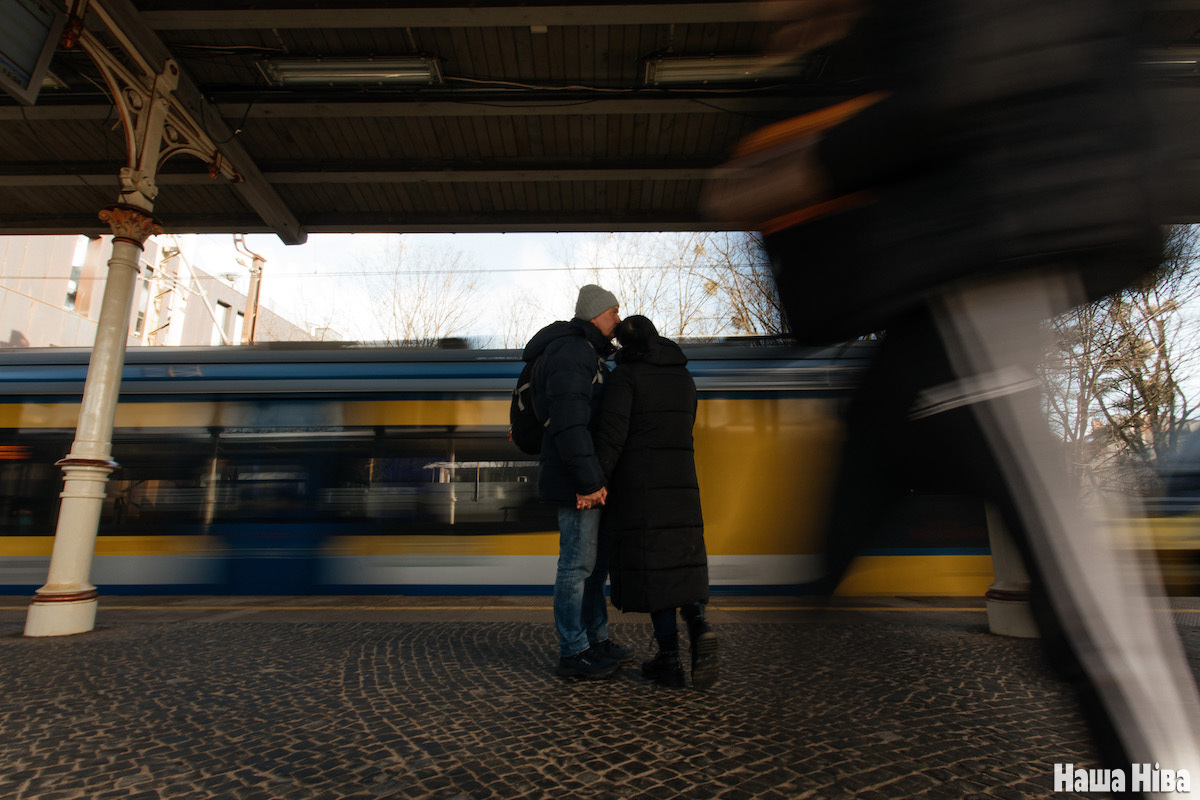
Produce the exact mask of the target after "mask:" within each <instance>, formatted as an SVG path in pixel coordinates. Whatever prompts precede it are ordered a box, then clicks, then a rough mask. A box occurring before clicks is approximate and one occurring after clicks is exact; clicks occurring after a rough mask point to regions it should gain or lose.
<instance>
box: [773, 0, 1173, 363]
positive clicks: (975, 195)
mask: <svg viewBox="0 0 1200 800" xmlns="http://www.w3.org/2000/svg"><path fill="white" fill-rule="evenodd" d="M867 8H868V11H867V14H866V16H865V18H864V19H863V21H862V23H861V25H860V27H859V29H858V31H857V32H856V34H855V35H856V36H857V37H860V38H861V39H862V40H863V41H864V49H865V50H866V51H867V52H869V53H870V54H871V60H872V62H873V63H872V64H871V66H870V67H869V68H868V69H867V71H866V73H865V74H864V75H863V79H862V82H861V84H860V85H859V89H860V90H861V91H862V92H864V93H865V92H867V91H878V92H883V93H886V99H885V100H883V101H882V102H879V103H877V104H875V105H873V106H870V107H869V108H867V109H866V110H865V111H862V112H860V113H859V114H858V115H857V116H855V117H853V118H852V119H850V120H849V121H847V122H844V123H842V124H840V125H838V126H837V127H835V128H833V129H831V130H829V131H827V132H825V134H824V135H823V137H822V139H821V141H820V142H819V144H818V145H817V155H818V159H819V161H820V163H821V164H822V166H823V168H824V170H825V172H826V175H827V178H828V180H829V184H830V189H831V193H832V195H833V196H843V195H847V194H850V193H853V192H856V191H860V190H864V191H865V192H866V196H868V197H869V198H870V202H868V203H867V204H866V205H864V206H862V207H860V208H856V209H854V210H851V211H848V212H845V213H841V214H837V215H834V216H831V217H827V218H824V219H819V220H816V221H815V222H811V223H808V224H804V225H799V226H796V227H794V228H790V229H787V230H785V231H783V232H780V233H776V234H773V235H770V236H767V237H766V245H767V249H768V251H769V252H770V253H771V255H772V258H773V260H774V266H775V268H776V271H777V274H778V276H779V284H780V286H779V288H780V291H781V293H782V295H783V299H784V302H785V305H786V306H787V309H788V314H789V320H790V321H791V323H792V332H793V333H794V334H795V335H796V336H797V337H798V338H799V339H800V340H801V341H806V342H813V343H818V342H821V343H824V342H835V341H843V340H845V339H848V338H852V337H855V336H860V335H863V334H867V333H870V332H873V331H877V330H881V329H884V328H886V327H888V324H889V323H890V322H891V321H892V320H893V319H895V318H896V317H897V316H899V315H903V314H906V313H908V312H910V311H912V310H913V309H914V308H915V307H916V306H918V305H919V304H920V303H922V302H924V301H925V300H927V299H928V298H929V297H931V296H933V295H935V294H937V293H938V292H940V291H942V290H944V289H945V288H946V287H947V286H949V285H952V284H954V283H957V282H960V281H964V280H971V279H975V278H979V277H983V276H990V275H999V274H1013V273H1016V272H1019V271H1022V270H1030V271H1036V272H1045V271H1048V270H1065V271H1070V272H1071V273H1073V274H1074V273H1077V274H1079V275H1080V277H1082V279H1083V283H1084V287H1085V289H1086V291H1087V293H1088V295H1089V297H1090V298H1096V297H1099V296H1102V295H1104V294H1107V293H1110V292H1112V291H1114V290H1117V289H1120V288H1122V287H1124V286H1126V285H1128V284H1129V283H1130V282H1131V281H1132V280H1133V279H1135V278H1136V277H1138V276H1139V275H1141V274H1143V273H1145V272H1147V271H1149V270H1151V269H1153V268H1154V267H1155V266H1156V265H1157V263H1158V259H1159V256H1160V235H1159V229H1158V226H1157V219H1156V215H1157V212H1158V209H1157V208H1156V204H1157V203H1158V202H1159V201H1160V194H1161V193H1160V192H1158V191H1157V190H1156V187H1155V186H1154V185H1153V183H1152V181H1151V180H1149V177H1150V176H1152V175H1153V173H1154V170H1153V169H1152V168H1151V167H1152V163H1151V154H1152V146H1153V144H1154V141H1153V135H1152V133H1151V128H1150V125H1149V115H1148V113H1147V110H1146V108H1145V107H1144V104H1143V101H1142V98H1141V96H1140V92H1139V87H1138V85H1137V81H1136V75H1135V73H1134V72H1133V67H1132V63H1133V54H1132V44H1131V41H1130V35H1129V31H1130V30H1131V29H1132V28H1133V26H1134V23H1133V19H1132V15H1131V13H1130V9H1129V8H1128V6H1127V5H1126V4H1124V3H1122V2H1120V0H871V1H870V2H868V3H867Z"/></svg>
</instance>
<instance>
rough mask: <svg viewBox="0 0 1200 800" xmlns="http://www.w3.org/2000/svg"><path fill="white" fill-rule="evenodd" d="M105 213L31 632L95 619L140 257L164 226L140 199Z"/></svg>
mask: <svg viewBox="0 0 1200 800" xmlns="http://www.w3.org/2000/svg"><path fill="white" fill-rule="evenodd" d="M100 218H101V219H102V220H104V221H106V222H108V223H109V225H111V227H112V230H113V236H114V238H113V252H112V259H111V260H110V261H109V262H108V280H107V282H106V283H105V286H104V300H103V303H102V305H101V307H100V322H99V327H98V329H97V331H96V343H95V346H94V347H93V348H92V356H91V360H90V362H89V363H88V372H87V380H86V382H85V383H84V388H83V404H82V406H81V407H80V410H79V424H78V427H77V428H76V432H75V442H74V444H73V445H72V446H71V452H70V453H68V454H67V457H66V458H64V459H62V460H61V461H59V462H58V465H59V466H61V467H62V469H63V474H64V476H65V481H64V487H63V491H62V495H61V497H62V505H61V507H60V509H59V515H58V528H57V529H56V531H55V536H54V550H53V552H52V554H51V556H50V570H49V575H48V577H47V579H46V585H45V586H43V587H42V588H40V589H38V590H37V593H36V594H35V595H34V597H33V602H32V603H31V604H30V606H29V613H28V615H27V616H26V619H25V635H26V636H66V635H69V634H73V633H86V632H87V631H90V630H92V629H93V628H95V625H96V606H97V592H96V587H95V586H93V585H92V584H91V582H90V578H91V569H92V554H93V552H94V550H95V545H96V531H97V529H98V526H99V524H100V512H101V509H102V508H103V505H104V497H105V491H106V487H107V484H108V476H109V475H110V474H111V473H112V471H113V470H114V469H115V468H116V467H117V464H116V462H114V461H113V460H112V431H113V422H114V419H115V416H116V409H117V395H118V392H119V390H120V385H121V370H122V368H123V366H124V363H125V343H126V340H127V338H128V336H129V315H130V311H131V310H132V306H133V293H134V288H135V286H136V283H137V276H138V272H139V268H138V261H139V257H140V255H141V252H142V247H143V245H144V244H145V241H146V239H148V238H149V237H150V236H152V235H154V234H155V233H161V232H162V228H161V226H160V225H159V223H158V220H157V219H155V218H154V216H153V215H151V214H150V213H149V212H148V211H145V210H143V209H141V208H138V207H136V206H130V205H116V206H110V207H109V208H106V209H104V210H103V211H101V212H100Z"/></svg>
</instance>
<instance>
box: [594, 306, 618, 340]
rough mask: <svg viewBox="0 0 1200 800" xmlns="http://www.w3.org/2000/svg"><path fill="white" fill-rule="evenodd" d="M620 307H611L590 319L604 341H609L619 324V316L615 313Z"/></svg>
mask: <svg viewBox="0 0 1200 800" xmlns="http://www.w3.org/2000/svg"><path fill="white" fill-rule="evenodd" d="M619 308H620V306H613V307H612V308H610V309H609V310H608V311H605V312H604V313H603V314H601V315H600V316H598V317H595V318H593V319H592V324H593V325H595V326H596V327H597V328H599V329H600V332H601V333H603V334H604V338H605V339H611V338H612V337H613V334H614V333H616V330H617V326H618V325H620V324H621V315H620V314H618V313H617V310H618V309H619Z"/></svg>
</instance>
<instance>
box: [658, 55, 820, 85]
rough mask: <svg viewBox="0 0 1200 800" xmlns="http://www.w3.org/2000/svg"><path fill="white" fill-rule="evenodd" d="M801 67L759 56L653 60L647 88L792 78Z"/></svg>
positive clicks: (801, 65)
mask: <svg viewBox="0 0 1200 800" xmlns="http://www.w3.org/2000/svg"><path fill="white" fill-rule="evenodd" d="M802 67H803V61H795V60H793V61H780V60H779V59H777V58H767V57H766V56H758V55H749V56H700V57H695V58H693V57H679V58H669V57H663V58H651V59H647V60H646V75H645V83H646V85H647V86H668V85H676V84H686V83H746V82H753V81H760V80H765V79H780V78H792V77H795V76H796V75H798V74H799V73H800V71H801V69H802Z"/></svg>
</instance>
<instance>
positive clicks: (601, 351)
mask: <svg viewBox="0 0 1200 800" xmlns="http://www.w3.org/2000/svg"><path fill="white" fill-rule="evenodd" d="M614 350H615V348H614V347H613V344H612V342H611V341H610V340H608V339H606V338H604V334H602V333H601V332H600V329H599V328H597V327H596V326H595V325H593V324H592V323H591V322H590V321H588V320H581V319H573V320H571V321H570V322H554V323H551V324H550V325H547V326H546V327H545V328H542V329H541V330H540V331H538V332H537V333H536V334H534V336H533V338H532V339H530V340H529V344H527V345H526V346H525V353H524V356H523V357H524V359H525V360H526V361H533V360H534V359H536V358H538V357H539V356H540V357H541V360H540V361H539V362H538V364H537V366H536V367H535V368H534V372H533V408H534V412H535V413H536V414H537V418H538V419H539V420H542V421H543V422H546V421H547V420H549V423H548V424H547V425H546V430H545V433H544V434H542V455H541V459H542V463H541V467H540V468H539V470H538V499H539V500H541V501H542V502H543V503H552V504H554V505H558V506H569V507H570V508H574V507H575V495H576V494H591V493H592V492H595V491H598V490H600V489H601V488H603V486H604V470H603V469H601V468H600V462H599V461H598V460H597V459H596V450H595V447H594V446H593V445H592V424H593V422H594V420H595V419H596V417H597V416H598V414H599V410H600V401H601V399H602V398H603V396H604V381H605V379H606V378H607V376H608V373H609V368H608V365H607V364H606V363H605V362H604V359H605V358H607V357H608V356H610V355H612V353H613V351H614Z"/></svg>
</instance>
